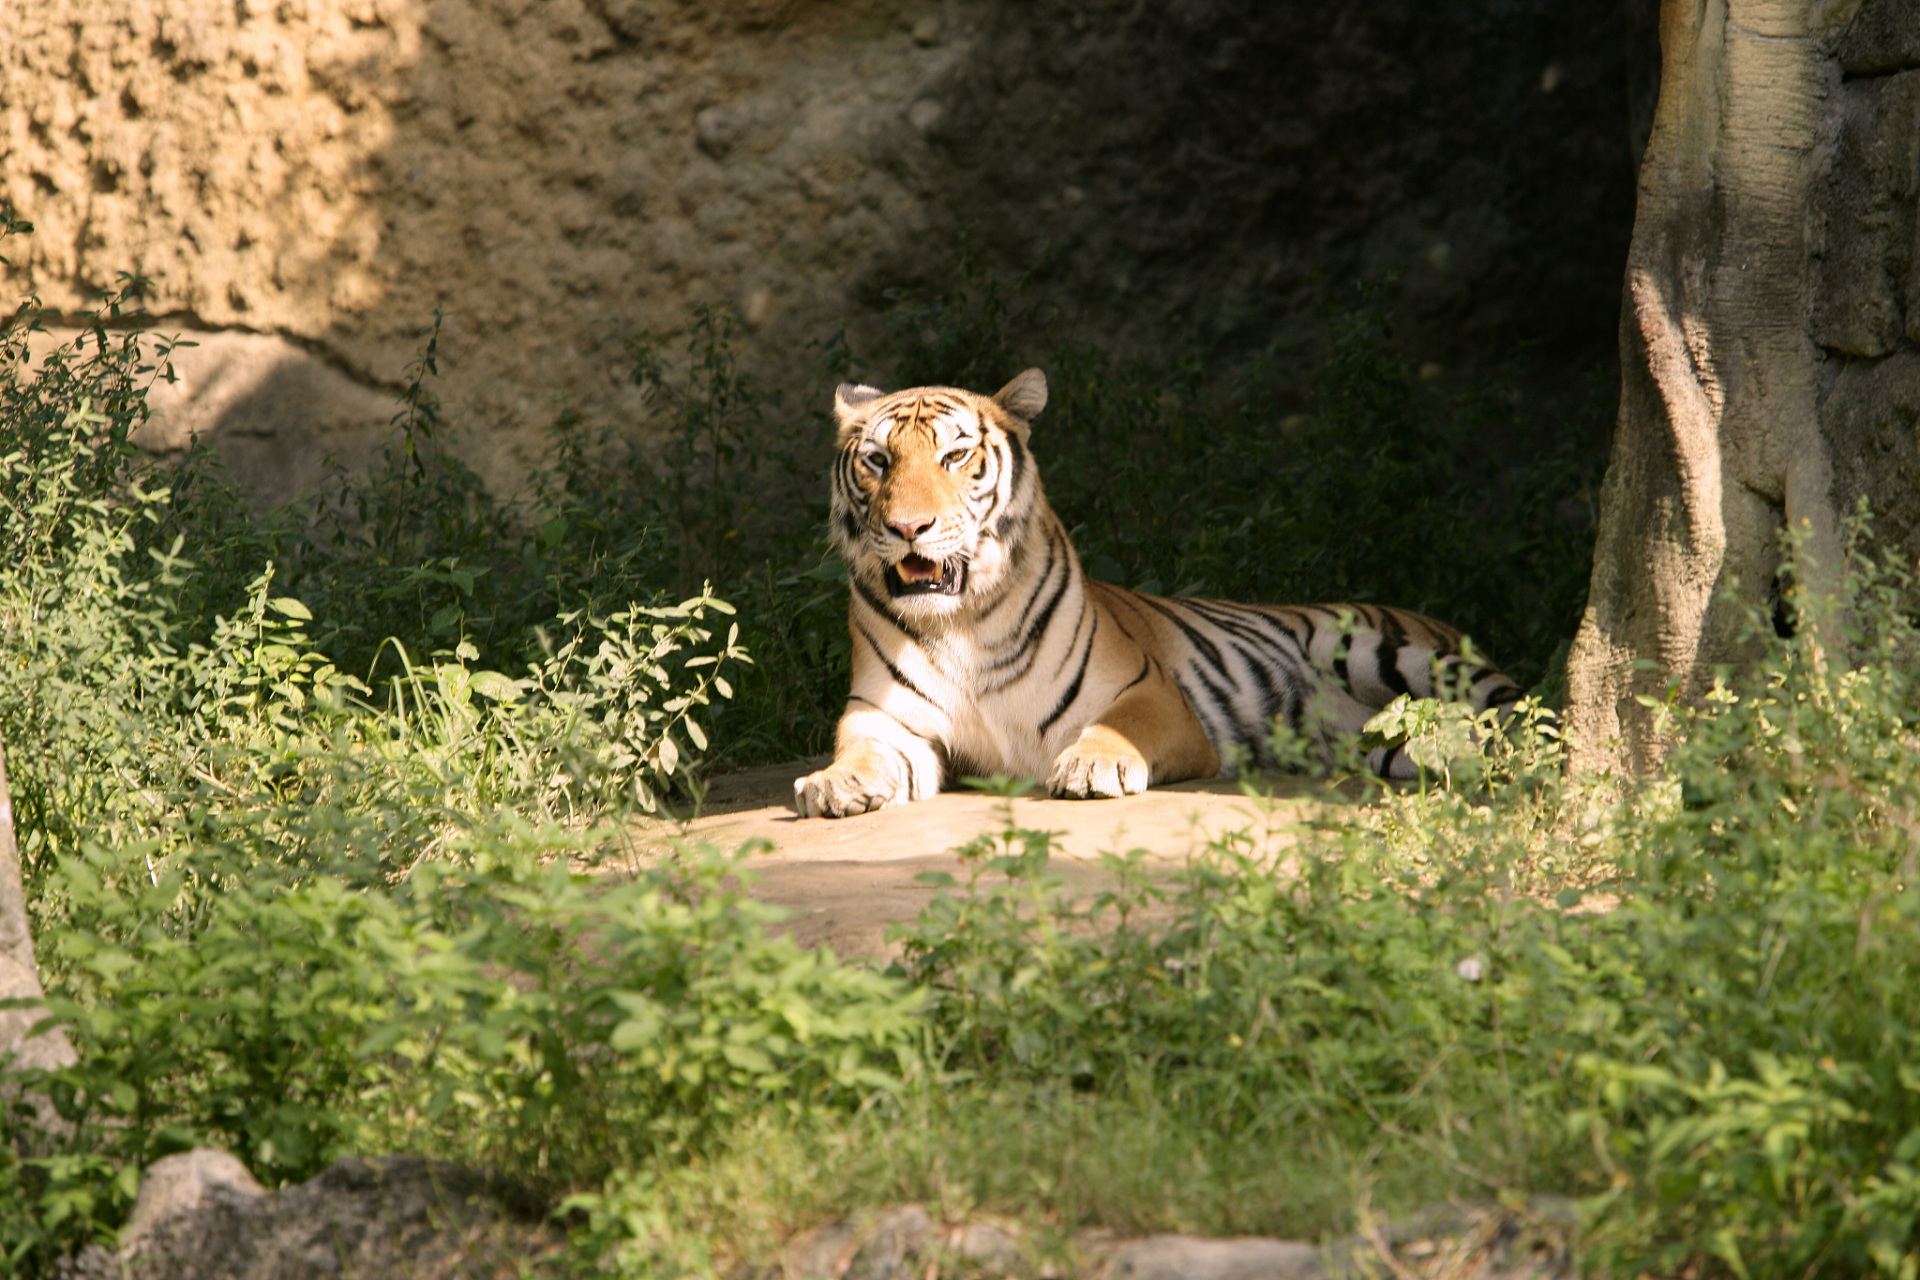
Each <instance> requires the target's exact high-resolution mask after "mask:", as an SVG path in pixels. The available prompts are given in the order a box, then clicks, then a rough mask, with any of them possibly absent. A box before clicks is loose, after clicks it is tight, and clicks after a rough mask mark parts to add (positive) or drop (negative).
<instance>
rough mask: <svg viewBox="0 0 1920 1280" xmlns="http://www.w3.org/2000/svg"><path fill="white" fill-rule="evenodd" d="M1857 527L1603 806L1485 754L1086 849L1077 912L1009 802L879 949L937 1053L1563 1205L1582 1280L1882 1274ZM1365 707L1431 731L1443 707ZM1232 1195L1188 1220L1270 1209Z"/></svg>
mask: <svg viewBox="0 0 1920 1280" xmlns="http://www.w3.org/2000/svg"><path fill="white" fill-rule="evenodd" d="M1865 545H1866V544H1865V543H1864V542H1861V543H1857V544H1856V549H1855V551H1854V553H1853V554H1852V556H1851V557H1850V560H1849V564H1848V566H1847V579H1846V583H1845V588H1844V593H1843V597H1842V599H1841V600H1840V601H1838V602H1837V603H1834V604H1830V605H1828V606H1827V607H1825V608H1822V609H1813V610H1806V609H1804V608H1803V611H1802V615H1801V616H1803V617H1825V618H1827V619H1829V622H1828V624H1827V627H1826V629H1825V630H1824V631H1823V632H1808V633H1806V634H1803V635H1802V636H1801V637H1800V638H1798V639H1795V640H1792V641H1778V640H1771V641H1769V642H1768V644H1767V657H1766V658H1765V660H1764V661H1763V662H1761V663H1760V664H1759V666H1758V667H1757V668H1756V669H1755V670H1754V671H1753V672H1752V673H1751V675H1750V676H1749V677H1747V678H1743V679H1740V680H1738V681H1730V682H1729V683H1727V684H1723V685H1722V686H1721V687H1720V688H1719V689H1718V690H1717V691H1716V693H1715V695H1714V697H1713V698H1712V699H1710V700H1709V703H1708V705H1706V706H1704V707H1702V708H1701V709H1699V710H1698V711H1696V712H1689V713H1685V714H1684V716H1683V717H1682V721H1681V723H1679V724H1678V725H1676V727H1675V747H1674V751H1673V755H1672V760H1671V764H1670V768H1669V775H1668V778H1667V780H1666V781H1665V782H1664V783H1663V784H1662V785H1661V786H1658V787H1656V788H1654V789H1652V790H1651V791H1649V792H1646V793H1642V794H1639V795H1637V796H1635V797H1633V798H1632V800H1631V803H1629V804H1628V805H1626V806H1625V807H1621V808H1617V809H1613V810H1611V811H1596V810H1595V809H1593V808H1592V807H1590V805H1589V804H1588V803H1587V802H1585V801H1583V800H1582V799H1581V798H1580V797H1579V796H1578V795H1577V793H1575V792H1574V791H1571V790H1570V789H1569V788H1568V787H1567V786H1566V784H1564V783H1563V782H1561V781H1560V780H1559V779H1558V777H1557V776H1556V771H1555V770H1554V769H1552V768H1551V767H1548V768H1545V769H1542V768H1540V767H1539V764H1540V762H1541V761H1542V760H1545V761H1546V762H1547V763H1548V764H1549V765H1550V764H1551V761H1552V757H1553V750H1552V747H1551V745H1550V744H1547V743H1540V744H1528V743H1526V742H1524V741H1521V742H1518V743H1504V744H1495V747H1494V751H1493V756H1492V758H1491V760H1490V761H1489V762H1488V763H1487V765H1486V766H1485V767H1484V770H1483V772H1482V773H1481V775H1480V776H1479V777H1478V778H1477V779H1476V782H1475V784H1474V789H1472V790H1465V789H1462V790H1446V789H1436V790H1427V791H1422V792H1414V793H1402V794H1399V795H1396V796H1392V797H1389V798H1387V799H1386V800H1385V801H1384V802H1375V803H1374V804H1372V805H1370V806H1368V807H1367V808H1366V809H1364V810H1361V811H1360V812H1358V813H1353V812H1350V811H1349V812H1342V811H1340V810H1337V809H1336V810H1334V811H1332V812H1331V813H1327V812H1324V811H1323V814H1322V816H1321V818H1320V819H1319V820H1318V821H1316V822H1315V823H1314V824H1312V825H1311V826H1303V827H1300V828H1298V829H1297V830H1296V831H1295V832H1294V833H1293V839H1292V841H1291V842H1283V843H1282V844H1280V845H1277V846H1268V847H1265V848H1262V847H1259V846H1256V845H1254V844H1253V843H1251V842H1249V841H1248V840H1247V839H1246V838H1245V837H1239V838H1228V839H1224V840H1221V841H1217V842H1216V843H1215V844H1214V845H1213V847H1212V848H1211V849H1210V850H1209V851H1208V853H1207V855H1206V856H1205V857H1204V858H1201V859H1200V860H1199V861H1198V862H1196V863H1195V864H1194V865H1193V866H1192V868H1191V869H1190V870H1187V871H1184V872H1177V873H1174V874H1171V875H1166V876H1162V877H1156V876H1154V875H1151V874H1148V870H1147V864H1145V863H1144V862H1142V861H1141V860H1140V856H1139V855H1134V856H1131V857H1128V858H1120V857H1116V856H1113V855H1109V856H1108V858H1107V860H1106V870H1107V872H1108V874H1109V877H1110V884H1111V887H1110V888H1109V889H1108V890H1106V891H1105V892H1103V893H1101V894H1099V895H1096V896H1094V897H1092V898H1090V899H1084V900H1068V899H1064V898H1062V897H1061V896H1060V894H1059V892H1058V887H1059V886H1058V882H1050V881H1049V879H1048V878H1047V877H1048V870H1047V868H1048V863H1049V859H1050V856H1051V854H1052V852H1053V844H1052V840H1051V837H1049V836H1048V835H1047V834H1046V833H1044V832H1033V831H1022V830H1019V829H1016V828H1014V827H1013V826H1012V825H1011V820H1009V826H1008V828H1007V829H1006V830H1005V831H1003V832H1002V833H1001V834H1000V835H998V836H997V837H993V838H991V839H988V840H985V841H982V842H979V843H977V844H976V845H975V846H972V847H971V848H970V849H969V851H968V856H969V858H970V859H971V860H972V861H973V864H974V866H975V868H976V870H975V874H974V876H973V877H972V880H971V882H970V883H968V884H966V885H963V886H956V887H955V888H956V889H957V890H958V891H957V892H954V893H951V894H949V895H948V896H945V897H942V898H941V899H939V900H937V901H936V902H935V903H934V905H933V906H932V907H930V908H929V909H928V911H927V912H925V913H924V914H923V915H922V916H921V918H920V920H919V922H918V923H917V924H916V925H915V926H914V927H912V928H911V929H910V930H907V931H906V932H905V933H904V934H903V940H904V942H905V945H906V948H907V953H908V955H909V957H910V961H911V964H910V972H911V973H912V975H913V976H914V977H915V979H916V980H918V981H920V982H923V983H925V984H926V985H928V987H929V988H930V989H931V990H932V991H933V992H934V993H935V995H936V1003H935V1005H934V1006H933V1009H932V1010H931V1016H932V1018H933V1020H934V1023H935V1026H936V1027H937V1029H938V1030H937V1045H938V1048H939V1053H940V1057H939V1059H938V1060H939V1062H940V1063H941V1064H942V1067H943V1069H944V1070H946V1071H948V1072H951V1073H955V1074H957V1077H958V1078H960V1079H964V1080H968V1081H970V1082H978V1084H979V1085H980V1086H981V1087H985V1088H989V1089H991V1090H992V1091H994V1092H995V1093H996V1094H998V1095H1001V1096H1006V1095H1009V1094H1020V1095H1025V1094H1026V1093H1028V1091H1039V1092H1040V1093H1041V1094H1042V1095H1048V1096H1079V1097H1085V1098H1089V1099H1104V1100H1108V1102H1109V1103H1110V1104H1111V1105H1110V1109H1109V1111H1108V1114H1115V1113H1119V1114H1124V1113H1125V1112H1126V1110H1127V1109H1129V1108H1133V1109H1149V1110H1152V1111H1154V1112H1156V1113H1158V1115H1159V1116H1160V1120H1159V1123H1162V1124H1171V1125H1175V1126H1177V1127H1181V1128H1183V1129H1184V1130H1187V1131H1191V1132H1193V1133H1194V1134H1196V1135H1198V1136H1196V1139H1195V1145H1196V1147H1200V1148H1206V1147H1208V1146H1209V1145H1210V1144H1212V1145H1213V1146H1214V1147H1215V1148H1216V1149H1217V1147H1218V1145H1219V1144H1232V1143H1239V1142H1246V1141H1249V1140H1250V1136H1252V1137H1253V1138H1257V1140H1256V1141H1253V1143H1252V1145H1254V1146H1256V1147H1258V1146H1260V1145H1261V1144H1262V1143H1264V1144H1266V1146H1265V1150H1267V1151H1268V1152H1273V1151H1277V1150H1281V1149H1284V1148H1285V1147H1286V1146H1287V1144H1288V1143H1289V1142H1293V1141H1298V1140H1299V1137H1300V1136H1301V1135H1307V1138H1306V1140H1307V1142H1308V1144H1309V1146H1310V1147H1311V1148H1312V1151H1311V1159H1312V1160H1314V1161H1316V1162H1319V1163H1321V1164H1323V1165H1324V1166H1325V1167H1328V1168H1339V1169H1344V1170H1346V1171H1348V1172H1349V1174H1350V1175H1351V1176H1353V1177H1355V1178H1356V1179H1357V1180H1358V1181H1359V1182H1360V1183H1362V1184H1363V1185H1367V1186H1370V1187H1371V1189H1372V1193H1373V1194H1376V1195H1378V1196H1380V1197H1381V1198H1383V1199H1386V1200H1388V1201H1389V1202H1390V1203H1391V1202H1398V1203H1405V1202H1406V1201H1407V1200H1408V1199H1410V1198H1414V1197H1416V1196H1425V1197H1431V1196H1436V1195H1441V1194H1466V1195H1478V1196H1486V1195H1498V1196H1502V1197H1509V1198H1510V1197H1515V1196H1526V1195H1530V1194H1534V1193H1538V1192H1542V1191H1553V1192H1561V1193H1574V1194H1576V1195H1578V1196H1580V1197H1581V1203H1582V1207H1583V1210H1584V1213H1585V1215H1586V1219H1587V1247H1588V1250H1589V1258H1588V1265H1589V1266H1592V1267H1594V1268H1596V1269H1597V1270H1600V1271H1601V1272H1603V1273H1605V1274H1615V1275H1631V1274H1635V1273H1637V1272H1640V1271H1642V1270H1645V1271H1649V1272H1651V1273H1653V1274H1670V1273H1672V1272H1674V1271H1677V1270H1680V1269H1683V1268H1685V1267H1687V1266H1690V1265H1692V1266H1702V1265H1704V1266H1705V1267H1707V1268H1708V1269H1709V1270H1712V1271H1722V1270H1724V1271H1726V1272H1728V1273H1731V1274H1735V1275H1740V1276H1749V1275H1752V1276H1761V1275H1765V1276H1800V1275H1805V1274H1810V1273H1812V1272H1818V1271H1827V1272H1836V1273H1839V1274H1849V1275H1852V1274H1862V1273H1868V1272H1872V1273H1877V1274H1884V1275H1887V1276H1905V1275H1908V1274H1910V1273H1911V1272H1912V1270H1913V1269H1914V1268H1915V1266H1916V1265H1917V1263H1920V1230H1917V1229H1916V1228H1917V1227H1920V1212H1916V1210H1920V1201H1916V1199H1915V1187H1916V1185H1917V1182H1916V1179H1917V1177H1920V1175H1916V1173H1915V1169H1916V1167H1917V1166H1916V1163H1915V1161H1916V1156H1917V1155H1920V1136H1916V1135H1920V1106H1917V1105H1916V1102H1915V1098H1916V1094H1917V1093H1920V1079H1916V1076H1915V1074H1914V1071H1913V1067H1912V1063H1913V1062H1914V1061H1915V1055H1916V1053H1920V1044H1916V1043H1915V1039H1914V1036H1915V1033H1914V1030H1913V1026H1912V1019H1911V1016H1910V1005H1911V992H1912V990H1913V984H1914V982H1915V980H1916V977H1920V973H1917V972H1916V969H1917V967H1920V944H1917V941H1916V940H1920V892H1916V889H1915V887H1914V881H1915V877H1914V870H1915V865H1916V858H1920V848H1917V847H1916V845H1915V833H1916V831H1920V826H1917V825H1916V824H1915V822H1914V812H1915V809H1914V806H1915V802H1916V799H1920V791H1917V790H1916V786H1917V785H1920V771H1917V770H1916V765H1915V763H1914V762H1915V760H1916V758H1917V757H1916V755H1915V752H1914V750H1913V746H1914V742H1915V733H1916V728H1917V727H1920V685H1916V682H1915V680H1914V677H1913V675H1912V655H1913V653H1914V652H1915V650H1916V643H1917V642H1920V635H1917V634H1916V632H1915V628H1914V625H1913V623H1912V621H1911V619H1912V618H1913V617H1914V616H1915V605H1916V603H1920V602H1916V600H1915V597H1914V593H1913V590H1912V584H1911V582H1910V581H1909V579H1908V576H1907V574H1906V573H1905V572H1904V570H1901V569H1898V568H1897V567H1893V566H1887V565H1884V564H1880V563H1876V562H1875V561H1874V560H1873V559H1872V557H1871V556H1870V555H1869V554H1868V553H1867V552H1866V551H1865V549H1864V547H1865ZM1762 625H1763V620H1758V619H1757V620H1756V630H1757V631H1760V633H1761V634H1762V635H1765V634H1769V633H1767V632H1765V631H1761V628H1762ZM1841 652H1844V653H1846V654H1847V655H1848V660H1846V661H1841V660H1839V658H1838V656H1837V654H1838V653H1841ZM1398 727H1400V728H1403V729H1406V730H1408V731H1409V732H1411V733H1412V734H1414V735H1415V737H1416V738H1424V740H1425V741H1426V742H1428V743H1429V744H1431V745H1432V746H1434V747H1435V748H1436V749H1439V750H1442V751H1443V753H1445V749H1446V741H1445V740H1446V738H1447V736H1448V735H1449V734H1450V733H1451V729H1450V728H1449V726H1447V725H1446V724H1444V723H1441V722H1437V721H1436V722H1435V723H1433V724H1431V725H1402V726H1398ZM1520 732H1521V735H1522V737H1523V738H1524V737H1525V735H1526V734H1527V732H1528V730H1527V729H1525V728H1524V727H1522V729H1521V731H1520ZM1568 846H1572V850H1569V848H1568ZM1570 853H1571V855H1572V856H1570ZM1593 895H1598V896H1593ZM1094 1105H1099V1104H1094ZM1239 1191H1240V1194H1241V1196H1242V1197H1244V1195H1245V1192H1246V1187H1245V1185H1244V1184H1243V1185H1241V1186H1240V1188H1239ZM1175 1198H1176V1200H1178V1199H1179V1197H1175ZM1233 1205H1234V1201H1233V1199H1231V1198H1229V1199H1228V1200H1226V1201H1225V1202H1224V1204H1223V1203H1222V1202H1221V1201H1219V1200H1216V1201H1215V1202H1214V1204H1213V1206H1212V1208H1211V1218H1212V1220H1211V1221H1210V1222H1209V1223H1208V1225H1209V1226H1211V1227H1213V1228H1214V1229H1223V1230H1250V1229H1265V1230H1272V1229H1275V1227H1276V1226H1280V1227H1287V1226H1291V1227H1293V1228H1294V1229H1296V1230H1297V1229H1298V1227H1299V1225H1300V1222H1299V1214H1300V1212H1301V1209H1300V1206H1297V1205H1296V1206H1293V1207H1291V1208H1289V1207H1287V1206H1285V1205H1272V1204H1270V1205H1268V1206H1267V1207H1266V1208H1265V1209H1264V1210H1263V1209H1261V1208H1260V1207H1259V1206H1258V1205H1254V1206H1248V1205H1247V1203H1246V1201H1245V1199H1244V1198H1242V1199H1241V1200H1240V1201H1239V1207H1238V1208H1237V1210H1236V1209H1235V1208H1234V1207H1233ZM1223 1208H1224V1209H1226V1212H1224V1213H1223V1212H1222V1209H1223ZM1189 1211H1191V1210H1189ZM1266 1215H1272V1216H1266Z"/></svg>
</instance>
